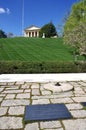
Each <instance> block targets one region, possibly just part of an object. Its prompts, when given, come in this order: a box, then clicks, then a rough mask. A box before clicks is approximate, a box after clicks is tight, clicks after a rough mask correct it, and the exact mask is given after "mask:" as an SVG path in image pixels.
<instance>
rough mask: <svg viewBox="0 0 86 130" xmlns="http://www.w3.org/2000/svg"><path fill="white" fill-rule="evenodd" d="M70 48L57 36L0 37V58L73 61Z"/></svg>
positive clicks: (4, 59)
mask: <svg viewBox="0 0 86 130" xmlns="http://www.w3.org/2000/svg"><path fill="white" fill-rule="evenodd" d="M71 49H72V48H71V47H69V46H68V45H65V44H63V40H62V39H57V38H56V39H53V38H45V39H42V38H23V37H20V38H6V39H0V60H1V61H2V60H3V61H34V62H35V61H73V55H72V53H71Z"/></svg>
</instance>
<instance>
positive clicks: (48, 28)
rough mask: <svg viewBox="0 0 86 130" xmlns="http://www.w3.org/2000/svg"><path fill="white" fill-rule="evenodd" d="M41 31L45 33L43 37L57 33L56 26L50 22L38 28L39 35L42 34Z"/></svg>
mask: <svg viewBox="0 0 86 130" xmlns="http://www.w3.org/2000/svg"><path fill="white" fill-rule="evenodd" d="M43 33H44V34H45V37H49V38H50V37H53V36H56V35H57V32H56V28H55V26H54V25H53V23H52V22H50V23H48V24H45V25H44V26H43V27H42V28H41V30H40V37H42V36H43Z"/></svg>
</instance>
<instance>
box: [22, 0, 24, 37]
mask: <svg viewBox="0 0 86 130" xmlns="http://www.w3.org/2000/svg"><path fill="white" fill-rule="evenodd" d="M22 36H24V0H22Z"/></svg>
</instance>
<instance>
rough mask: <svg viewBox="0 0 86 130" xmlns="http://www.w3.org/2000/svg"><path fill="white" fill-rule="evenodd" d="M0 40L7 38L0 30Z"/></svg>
mask: <svg viewBox="0 0 86 130" xmlns="http://www.w3.org/2000/svg"><path fill="white" fill-rule="evenodd" d="M0 38H7V35H6V34H5V32H4V31H3V30H0Z"/></svg>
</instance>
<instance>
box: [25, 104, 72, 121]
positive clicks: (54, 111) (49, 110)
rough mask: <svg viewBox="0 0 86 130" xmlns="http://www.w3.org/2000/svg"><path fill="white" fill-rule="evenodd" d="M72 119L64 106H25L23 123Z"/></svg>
mask: <svg viewBox="0 0 86 130" xmlns="http://www.w3.org/2000/svg"><path fill="white" fill-rule="evenodd" d="M70 118H72V116H71V114H70V113H69V111H68V109H67V108H66V106H65V105H64V104H47V105H29V106H26V110H25V117H24V121H25V122H29V121H49V120H59V119H70Z"/></svg>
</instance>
